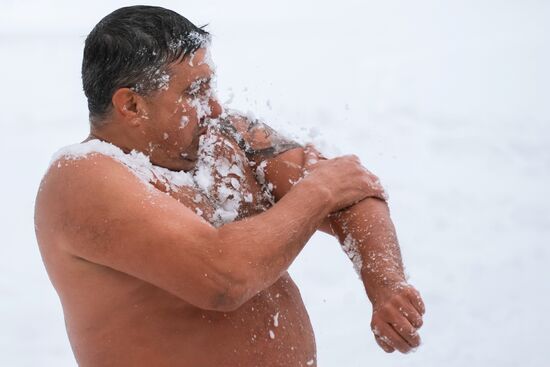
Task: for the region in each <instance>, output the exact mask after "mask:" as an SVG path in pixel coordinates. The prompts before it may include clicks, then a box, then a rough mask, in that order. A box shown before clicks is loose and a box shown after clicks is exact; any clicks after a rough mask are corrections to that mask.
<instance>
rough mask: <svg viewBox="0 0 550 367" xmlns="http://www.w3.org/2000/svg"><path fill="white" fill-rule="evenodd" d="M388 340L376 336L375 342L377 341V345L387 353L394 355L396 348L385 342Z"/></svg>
mask: <svg viewBox="0 0 550 367" xmlns="http://www.w3.org/2000/svg"><path fill="white" fill-rule="evenodd" d="M384 339H386V338H385V337H382V336H378V335H374V340H376V343H377V344H378V345H379V346H380V348H382V349H383V350H384V352H386V353H393V352H395V348H394V347H392V346H391V345H389V344H388V343H386V342H385V341H384Z"/></svg>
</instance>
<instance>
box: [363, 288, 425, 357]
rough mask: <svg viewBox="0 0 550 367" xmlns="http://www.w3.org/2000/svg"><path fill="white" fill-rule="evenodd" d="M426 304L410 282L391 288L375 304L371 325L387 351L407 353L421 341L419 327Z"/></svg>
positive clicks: (379, 343) (379, 342)
mask: <svg viewBox="0 0 550 367" xmlns="http://www.w3.org/2000/svg"><path fill="white" fill-rule="evenodd" d="M424 312H425V307H424V302H422V298H421V297H420V294H419V293H418V291H417V290H416V289H414V287H412V286H411V285H408V284H400V285H398V286H396V287H395V288H392V290H391V291H389V292H388V294H387V295H386V296H381V297H379V298H378V299H377V300H376V302H375V303H374V304H373V313H372V321H371V329H372V331H373V333H374V337H375V339H376V342H377V343H378V345H379V346H380V347H381V348H382V349H384V351H386V352H387V353H392V352H393V351H394V350H396V349H397V350H398V351H400V352H401V353H408V352H410V351H411V350H413V349H414V348H417V347H418V346H419V345H420V336H419V335H418V329H420V327H421V326H422V315H424Z"/></svg>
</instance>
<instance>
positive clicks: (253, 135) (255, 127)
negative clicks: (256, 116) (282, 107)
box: [220, 114, 302, 162]
mask: <svg viewBox="0 0 550 367" xmlns="http://www.w3.org/2000/svg"><path fill="white" fill-rule="evenodd" d="M220 129H221V130H222V131H223V132H224V133H226V134H228V135H229V136H231V137H232V138H233V139H234V140H235V141H236V142H237V144H239V147H240V148H241V149H242V150H243V151H244V152H245V153H246V155H247V157H248V159H250V160H254V161H256V162H258V161H262V160H265V159H270V158H273V157H275V156H277V155H279V154H281V153H284V152H286V151H288V150H291V149H294V148H300V147H302V146H301V145H300V144H298V143H297V142H295V141H294V140H292V139H289V138H287V137H285V136H283V135H281V134H279V133H278V132H277V131H275V130H273V129H272V128H271V127H269V126H268V125H267V124H264V123H263V122H260V121H258V120H250V119H248V118H247V117H244V116H241V115H237V114H231V115H229V116H227V117H226V118H225V119H222V120H221V121H220Z"/></svg>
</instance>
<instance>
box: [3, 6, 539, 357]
mask: <svg viewBox="0 0 550 367" xmlns="http://www.w3.org/2000/svg"><path fill="white" fill-rule="evenodd" d="M126 4H127V2H124V3H123V2H117V1H94V2H90V1H89V2H83V3H78V2H76V1H68V0H67V1H38V0H35V1H25V2H22V1H19V2H18V1H15V0H3V1H2V2H1V4H0V7H1V11H0V86H1V89H0V106H1V108H0V111H1V112H0V128H1V130H0V132H1V134H0V157H1V158H0V159H1V167H2V172H3V173H2V177H4V178H3V179H2V181H1V183H0V185H1V186H0V197H1V205H2V206H1V209H0V226H1V233H2V240H1V242H2V243H1V244H0V366H33V367H34V366H56V367H63V366H75V365H76V363H75V362H74V359H73V357H72V353H71V350H70V346H69V344H68V341H67V338H66V335H65V331H64V324H63V318H62V314H61V308H60V305H59V301H58V299H57V296H56V294H55V292H54V290H53V288H52V287H51V285H50V283H49V280H48V278H47V275H46V272H45V270H44V267H43V265H42V263H41V259H40V254H39V252H38V249H37V245H36V241H35V238H34V232H33V202H34V196H35V193H36V190H37V186H38V184H39V180H40V178H41V176H42V174H43V172H44V170H45V169H46V167H47V165H48V162H49V158H50V156H51V155H52V154H53V153H54V151H55V150H57V149H58V148H59V147H61V146H63V145H67V144H70V143H73V142H77V141H80V140H82V138H83V137H84V136H85V135H86V131H87V109H86V104H85V99H84V96H83V93H82V92H81V86H80V62H81V53H82V45H83V41H84V38H85V36H86V34H87V32H89V30H91V28H92V27H93V25H94V24H95V23H96V22H97V21H98V20H99V19H100V18H101V17H102V16H104V15H105V14H107V13H108V12H110V11H112V10H114V9H115V8H118V7H119V6H122V5H126ZM155 4H159V5H163V6H166V7H169V8H172V9H174V10H176V11H179V12H181V13H182V14H184V15H186V16H187V17H189V18H190V19H191V20H192V21H194V22H196V23H199V24H205V23H209V26H208V29H209V30H210V31H211V32H212V33H213V34H214V36H215V43H214V50H213V54H214V58H215V61H216V63H217V65H218V74H219V78H218V86H219V89H220V91H219V94H220V96H221V99H222V100H230V99H232V102H231V103H230V105H231V106H232V107H234V108H238V109H241V110H244V111H247V110H250V111H252V112H254V113H255V114H256V115H258V116H262V117H264V118H265V119H266V120H267V121H269V122H270V123H271V124H272V125H273V126H275V127H277V128H279V129H281V130H283V131H299V130H298V129H297V128H296V126H301V127H303V129H304V130H303V131H302V135H307V136H311V137H314V138H315V140H316V141H318V142H322V144H323V145H324V147H325V149H326V150H327V151H329V152H332V153H334V154H343V153H349V152H353V153H356V154H358V155H360V156H361V158H362V159H363V161H364V162H365V165H366V166H367V167H369V168H370V169H371V170H372V171H374V172H375V173H377V174H378V175H379V176H380V177H381V179H382V181H383V183H384V184H385V186H386V188H387V190H388V191H389V193H390V196H391V208H392V213H393V218H394V221H395V223H396V226H397V229H398V233H399V235H400V239H401V246H402V250H403V255H404V260H405V263H406V265H407V270H408V273H409V275H410V279H411V281H412V282H413V283H414V284H415V285H416V286H417V287H418V288H419V289H420V291H421V292H422V293H423V295H424V297H425V301H426V305H427V315H426V319H425V326H424V328H423V330H422V333H421V334H422V336H423V341H424V345H423V346H422V347H421V348H420V349H419V350H418V351H417V352H416V353H414V354H411V355H406V356H402V355H398V354H393V355H386V354H385V353H384V352H382V351H381V350H379V349H378V347H377V346H376V344H375V342H374V340H373V338H372V335H371V332H370V328H369V322H370V312H371V310H370V305H369V303H368V300H367V298H366V296H365V294H364V291H363V289H362V285H361V283H360V282H359V280H358V279H357V277H356V275H355V273H354V271H353V269H352V266H351V264H350V263H349V261H348V260H347V259H346V257H345V255H344V254H343V253H342V251H341V250H340V249H339V245H338V244H337V242H336V241H334V240H332V239H331V238H329V237H328V236H324V235H322V234H320V235H316V236H315V237H314V238H313V239H312V240H311V241H310V243H309V244H308V245H307V246H306V249H305V250H304V251H303V252H302V254H301V255H300V256H299V258H298V259H297V260H296V262H295V263H294V265H293V266H292V268H291V272H292V274H293V275H294V276H295V278H296V280H297V282H298V284H299V286H300V289H301V291H302V295H303V298H304V300H305V303H306V306H307V308H308V310H309V312H310V316H311V319H312V322H313V326H314V329H315V332H316V335H317V343H318V354H319V365H320V366H321V367H337V366H366V365H369V366H546V365H547V363H548V362H547V361H548V358H547V356H546V353H545V352H546V349H547V348H548V345H549V343H550V337H549V333H550V318H549V317H548V315H547V310H548V309H550V271H549V270H548V264H549V263H550V198H549V196H550V195H549V194H550V192H549V191H550V190H549V189H548V187H550V90H549V89H550V87H549V86H550V70H549V68H548V65H550V49H549V46H550V25H549V23H548V19H550V5H549V4H550V3H548V2H547V1H544V0H540V1H535V0H516V1H508V0H500V1H487V0H477V1H475V0H465V1H453V2H451V1H446V2H441V1H437V0H431V1H422V0H421V1H407V0H387V1H364V0H363V1H352V0H340V1H319V0H318V1H305V0H304V1H296V0H294V1H290V0H279V1H276V2H275V1H274V2H268V3H266V2H260V1H221V0H220V1H200V2H191V1H162V2H156V3H155ZM91 291H93V290H91Z"/></svg>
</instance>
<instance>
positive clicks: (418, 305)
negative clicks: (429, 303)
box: [406, 287, 426, 315]
mask: <svg viewBox="0 0 550 367" xmlns="http://www.w3.org/2000/svg"><path fill="white" fill-rule="evenodd" d="M406 295H407V298H408V299H409V302H410V303H411V304H412V305H413V307H414V308H415V309H416V310H417V311H418V313H419V314H420V315H424V314H425V313H426V306H425V305H424V301H422V297H420V293H418V291H417V290H416V289H414V288H412V287H409V288H408V291H407V292H406Z"/></svg>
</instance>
